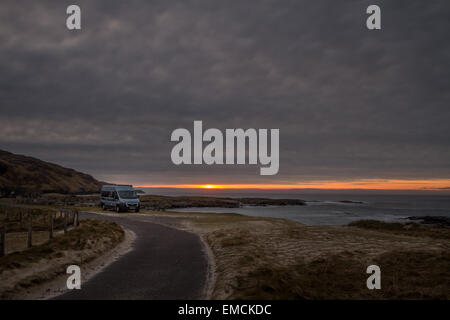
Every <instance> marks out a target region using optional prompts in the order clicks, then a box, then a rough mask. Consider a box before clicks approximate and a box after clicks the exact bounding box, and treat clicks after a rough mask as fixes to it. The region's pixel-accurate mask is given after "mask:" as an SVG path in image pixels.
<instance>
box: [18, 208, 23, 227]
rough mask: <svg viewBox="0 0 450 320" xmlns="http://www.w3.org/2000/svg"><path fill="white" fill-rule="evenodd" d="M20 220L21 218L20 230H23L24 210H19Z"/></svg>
mask: <svg viewBox="0 0 450 320" xmlns="http://www.w3.org/2000/svg"><path fill="white" fill-rule="evenodd" d="M19 220H20V231H22V228H23V214H22V210H20V211H19Z"/></svg>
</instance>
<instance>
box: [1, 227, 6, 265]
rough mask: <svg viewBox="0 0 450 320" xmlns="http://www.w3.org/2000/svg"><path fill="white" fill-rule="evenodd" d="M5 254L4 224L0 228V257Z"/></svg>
mask: <svg viewBox="0 0 450 320" xmlns="http://www.w3.org/2000/svg"><path fill="white" fill-rule="evenodd" d="M5 254H6V224H5V225H4V226H3V227H2V228H1V229H0V257H3V256H4V255H5Z"/></svg>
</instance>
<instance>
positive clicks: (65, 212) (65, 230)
mask: <svg viewBox="0 0 450 320" xmlns="http://www.w3.org/2000/svg"><path fill="white" fill-rule="evenodd" d="M66 233H67V211H64V234H66Z"/></svg>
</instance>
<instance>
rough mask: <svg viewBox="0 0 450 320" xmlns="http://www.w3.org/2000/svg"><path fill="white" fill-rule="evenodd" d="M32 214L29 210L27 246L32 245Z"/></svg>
mask: <svg viewBox="0 0 450 320" xmlns="http://www.w3.org/2000/svg"><path fill="white" fill-rule="evenodd" d="M32 237H33V215H32V214H31V212H30V213H29V214H28V248H31V246H32V245H33V238H32Z"/></svg>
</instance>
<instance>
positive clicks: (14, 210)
mask: <svg viewBox="0 0 450 320" xmlns="http://www.w3.org/2000/svg"><path fill="white" fill-rule="evenodd" d="M78 225H79V212H78V210H73V209H65V208H60V209H50V208H45V209H44V208H33V207H28V206H20V205H10V204H0V257H2V256H4V255H5V254H6V252H7V248H6V237H7V235H8V234H11V233H26V234H27V244H26V246H27V248H31V247H32V246H33V232H38V231H40V232H48V239H52V238H53V236H54V233H55V232H56V231H58V230H63V231H64V233H67V231H68V228H69V227H77V226H78Z"/></svg>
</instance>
